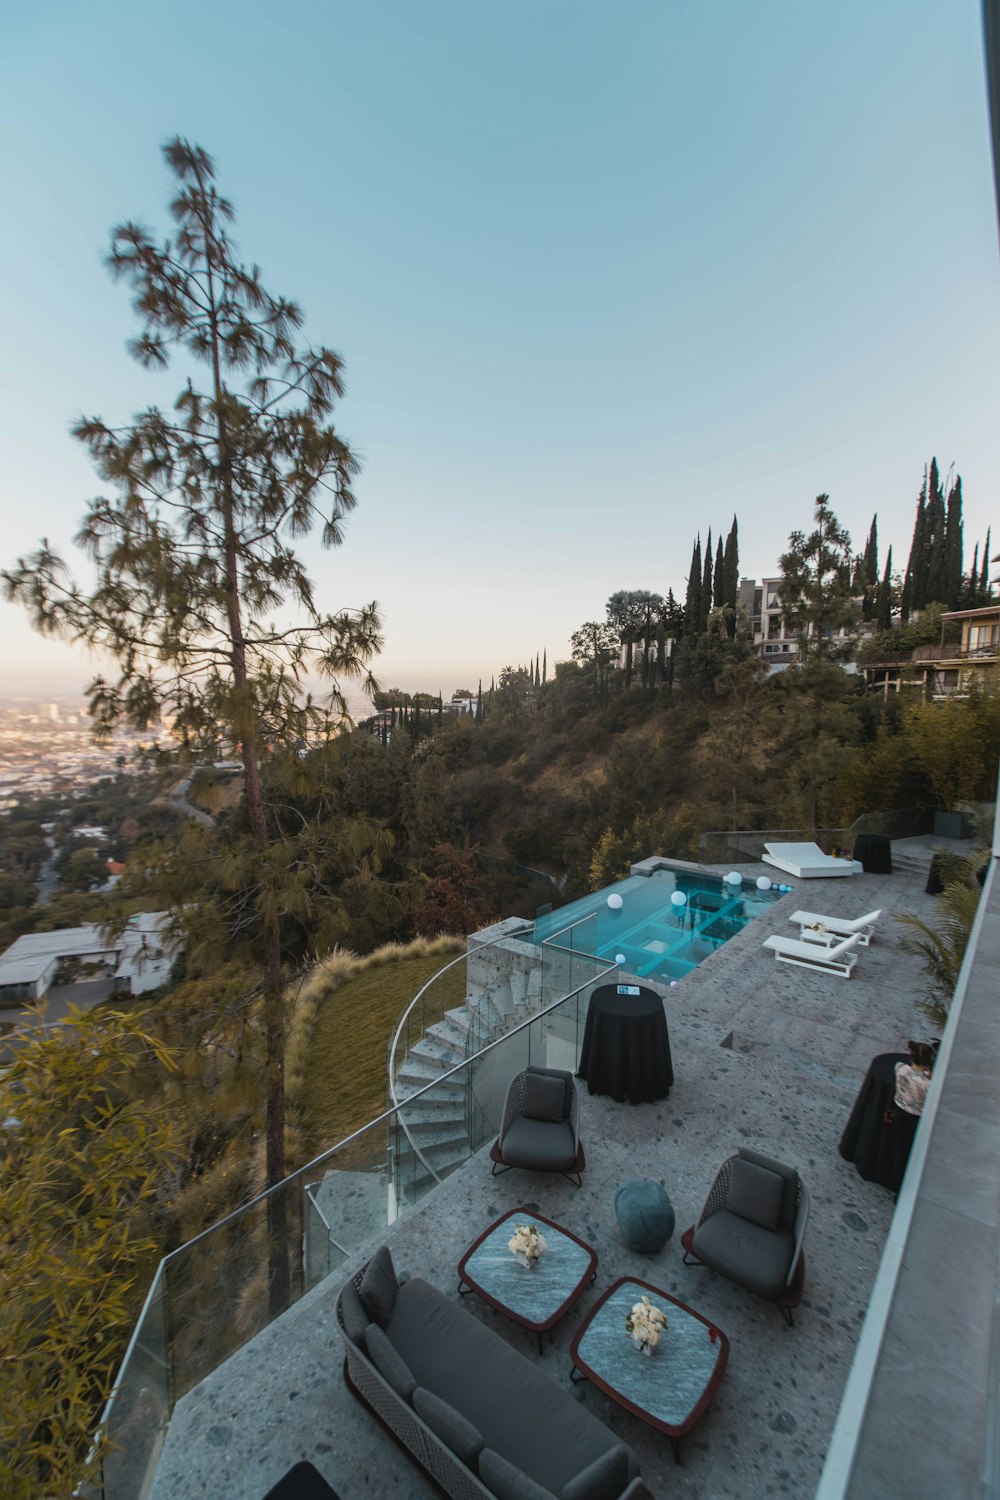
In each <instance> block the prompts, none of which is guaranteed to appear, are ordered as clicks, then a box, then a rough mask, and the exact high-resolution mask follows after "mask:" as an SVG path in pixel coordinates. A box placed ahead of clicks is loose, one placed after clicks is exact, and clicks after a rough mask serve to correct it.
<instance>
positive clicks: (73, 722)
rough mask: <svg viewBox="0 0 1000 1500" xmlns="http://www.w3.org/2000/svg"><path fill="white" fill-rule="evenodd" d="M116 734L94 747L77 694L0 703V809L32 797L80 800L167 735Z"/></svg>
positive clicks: (161, 729)
mask: <svg viewBox="0 0 1000 1500" xmlns="http://www.w3.org/2000/svg"><path fill="white" fill-rule="evenodd" d="M167 732H168V731H167V727H166V726H164V725H157V726H155V727H153V728H151V729H149V730H147V731H146V732H145V733H143V734H136V733H133V732H131V731H127V730H120V731H117V732H116V733H115V734H114V735H113V736H112V738H111V739H110V740H108V741H106V742H104V743H101V744H98V743H97V742H96V741H95V740H94V738H93V725H92V722H91V720H90V717H89V715H88V713H87V706H86V703H85V702H84V700H83V699H82V698H81V697H80V696H79V695H78V694H76V695H73V696H67V697H61V698H60V697H56V698H50V699H47V700H41V699H38V700H35V699H31V698H28V697H26V696H18V697H10V698H6V699H4V700H2V701H0V811H5V812H6V811H8V810H9V809H10V808H13V807H18V806H20V805H21V804H22V803H23V802H26V801H30V800H32V799H33V798H36V797H82V796H84V795H85V794H86V792H87V791H88V790H89V789H90V788H91V787H92V786H93V785H94V783H95V782H97V781H100V780H101V779H102V778H104V777H107V776H115V775H117V774H118V772H119V771H120V770H122V769H128V768H130V767H131V766H132V764H133V761H134V757H135V754H136V751H137V750H138V749H139V747H140V746H141V745H149V744H151V743H153V742H154V741H155V740H157V739H158V738H160V737H161V736H163V735H165V734H166V733H167Z"/></svg>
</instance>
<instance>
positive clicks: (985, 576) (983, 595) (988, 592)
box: [979, 527, 993, 605]
mask: <svg viewBox="0 0 1000 1500" xmlns="http://www.w3.org/2000/svg"><path fill="white" fill-rule="evenodd" d="M992 597H993V591H992V589H991V588H990V528H989V527H987V528H986V541H985V542H984V544H983V571H982V576H981V577H980V580H979V603H980V605H983V604H989V602H990V599H991V598H992Z"/></svg>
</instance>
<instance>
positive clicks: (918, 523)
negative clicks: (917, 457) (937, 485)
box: [899, 464, 927, 625]
mask: <svg viewBox="0 0 1000 1500" xmlns="http://www.w3.org/2000/svg"><path fill="white" fill-rule="evenodd" d="M926 502H927V465H926V464H925V465H924V482H923V484H922V485H921V486H920V494H919V495H918V496H917V514H916V518H915V520H914V522H913V540H912V541H911V543H910V555H909V557H908V558H907V560H906V573H905V574H904V576H903V594H902V598H901V599H900V602H899V618H900V620H901V622H902V623H903V624H904V625H905V624H906V622H907V620H908V619H909V618H910V612H911V611H912V610H914V609H919V608H920V601H919V600H918V599H917V598H916V593H917V589H918V586H919V582H920V563H921V558H922V556H923V545H924V510H925V506H926Z"/></svg>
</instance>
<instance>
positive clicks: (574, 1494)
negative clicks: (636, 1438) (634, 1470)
mask: <svg viewBox="0 0 1000 1500" xmlns="http://www.w3.org/2000/svg"><path fill="white" fill-rule="evenodd" d="M628 1477H629V1476H628V1453H627V1452H626V1449H625V1446H624V1444H623V1443H619V1444H618V1445H617V1446H616V1447H614V1448H609V1449H608V1451H607V1453H602V1454H601V1456H600V1457H599V1458H595V1459H594V1462H593V1463H592V1464H588V1465H587V1467H586V1468H585V1469H581V1470H580V1472H579V1474H577V1475H576V1477H575V1478H574V1479H571V1480H570V1481H569V1483H568V1484H564V1485H563V1492H562V1500H618V1496H619V1495H620V1494H621V1492H622V1490H623V1489H624V1488H625V1486H626V1485H627V1484H628Z"/></svg>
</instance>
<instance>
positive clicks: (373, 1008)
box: [301, 953, 465, 1156]
mask: <svg viewBox="0 0 1000 1500" xmlns="http://www.w3.org/2000/svg"><path fill="white" fill-rule="evenodd" d="M453 957H455V955H454V954H449V953H437V954H434V955H432V956H431V957H430V958H404V959H401V960H398V961H396V962H393V963H384V964H379V965H378V966H377V967H373V968H369V969H366V970H365V971H364V972H363V973H361V974H359V975H358V976H357V978H355V979H350V980H348V981H347V982H346V983H345V984H342V985H340V986H339V987H338V988H337V989H335V990H333V992H332V993H331V994H329V995H328V996H327V997H326V998H325V999H324V1000H323V1001H322V1002H321V1003H320V1006H319V1009H318V1012H317V1015H316V1019H315V1022H314V1023H313V1028H312V1032H311V1035H310V1038H309V1042H308V1046H307V1048H306V1059H305V1065H304V1068H303V1088H302V1093H301V1107H302V1122H303V1130H304V1134H305V1137H306V1145H307V1149H308V1153H309V1155H310V1156H311V1155H315V1154H317V1153H318V1152H320V1151H324V1150H326V1149H327V1147H329V1146H332V1145H334V1144H335V1143H336V1142H337V1141H339V1140H342V1139H343V1138H344V1136H346V1135H350V1133H351V1132H352V1131H353V1130H359V1129H360V1128H361V1126H362V1125H365V1124H367V1122H368V1121H369V1120H372V1119H374V1117H375V1116H376V1115H378V1114H381V1113H382V1111H383V1110H384V1109H385V1108H386V1099H387V1094H386V1076H385V1070H386V1052H387V1048H388V1045H389V1039H390V1037H391V1036H392V1032H393V1028H394V1027H395V1025H396V1021H397V1018H398V1017H399V1015H400V1014H401V1012H402V1011H403V1010H404V1008H405V1007H406V1005H407V1004H408V1003H409V1001H410V1000H412V998H413V996H414V995H415V994H416V993H417V991H418V990H419V988H420V986H421V985H422V984H424V983H425V982H426V981H427V980H428V979H430V978H431V976H432V975H433V974H436V973H437V971H438V970H439V969H441V968H443V967H444V965H445V964H446V963H447V962H448V961H449V959H450V958H453ZM464 997H465V965H464V963H462V964H456V965H455V967H454V968H453V969H451V970H450V971H449V972H448V974H447V975H446V976H445V978H444V980H442V981H441V983H440V984H438V985H436V986H435V987H434V990H433V991H432V992H431V993H430V994H429V995H428V996H427V997H426V998H427V1000H428V1002H429V1004H428V1024H429V1023H430V1022H431V1021H434V1020H436V1019H437V1018H438V1017H439V1016H441V1015H443V1013H444V1012H445V1011H446V1010H451V1009H453V1008H454V1007H455V1006H458V1005H461V1004H462V1001H463V999H464ZM432 1006H433V1009H432V1008H431V1007H432Z"/></svg>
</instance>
